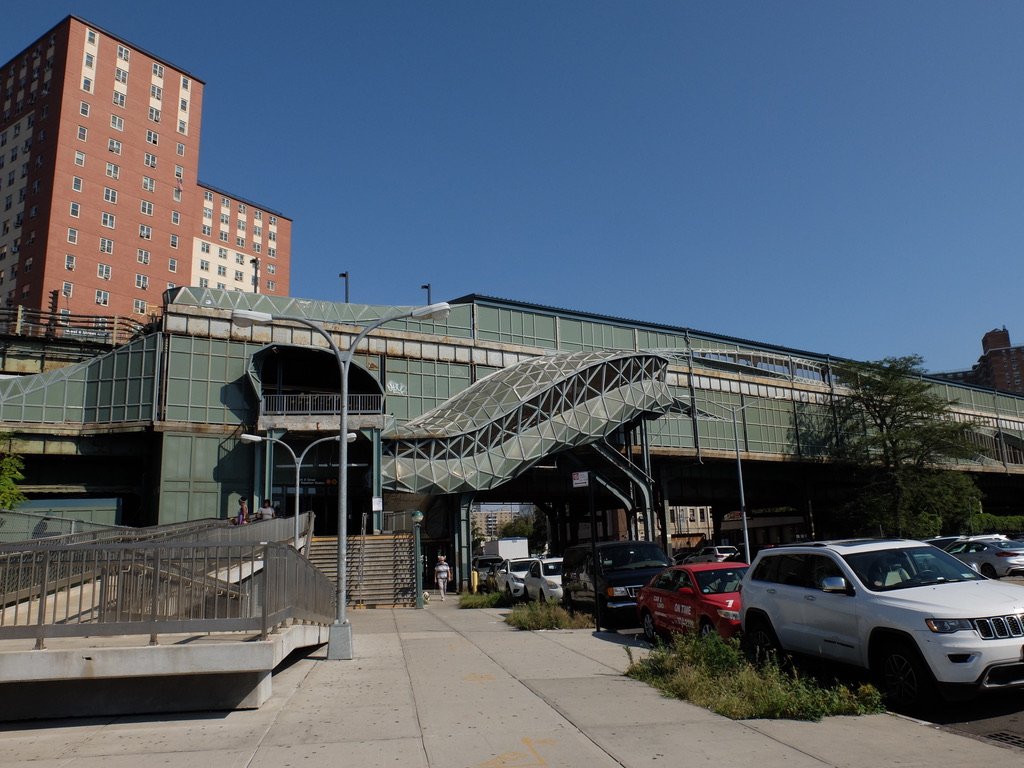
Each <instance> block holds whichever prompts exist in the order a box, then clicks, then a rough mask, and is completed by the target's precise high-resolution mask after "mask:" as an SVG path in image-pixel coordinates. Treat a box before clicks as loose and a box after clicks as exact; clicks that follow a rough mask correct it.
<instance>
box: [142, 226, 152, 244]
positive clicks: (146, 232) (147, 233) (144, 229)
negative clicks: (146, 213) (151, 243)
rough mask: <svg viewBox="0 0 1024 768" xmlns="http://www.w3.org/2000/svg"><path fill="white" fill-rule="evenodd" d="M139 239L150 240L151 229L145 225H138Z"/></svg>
mask: <svg viewBox="0 0 1024 768" xmlns="http://www.w3.org/2000/svg"><path fill="white" fill-rule="evenodd" d="M139 237H141V238H142V239H143V240H152V239H153V228H152V227H150V226H148V225H146V224H139Z"/></svg>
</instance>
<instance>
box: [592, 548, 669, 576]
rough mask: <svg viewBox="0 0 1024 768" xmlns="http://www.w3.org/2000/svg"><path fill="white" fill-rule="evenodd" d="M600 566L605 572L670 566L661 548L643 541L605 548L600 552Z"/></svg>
mask: <svg viewBox="0 0 1024 768" xmlns="http://www.w3.org/2000/svg"><path fill="white" fill-rule="evenodd" d="M601 565H602V567H603V568H604V569H606V570H620V569H636V568H657V567H658V566H666V565H671V563H670V562H669V561H668V558H666V557H665V553H664V552H662V551H661V547H659V546H658V545H657V544H649V543H647V542H643V541H636V542H631V543H629V544H624V545H622V546H615V547H606V548H604V549H603V550H602V552H601Z"/></svg>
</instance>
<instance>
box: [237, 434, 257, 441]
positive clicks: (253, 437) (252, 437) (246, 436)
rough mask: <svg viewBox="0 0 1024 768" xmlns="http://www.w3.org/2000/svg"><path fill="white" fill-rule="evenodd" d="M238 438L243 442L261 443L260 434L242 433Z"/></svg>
mask: <svg viewBox="0 0 1024 768" xmlns="http://www.w3.org/2000/svg"><path fill="white" fill-rule="evenodd" d="M239 439H240V440H241V441H242V442H243V443H262V442H263V436H262V435H250V434H243V435H242V436H241V437H240V438H239Z"/></svg>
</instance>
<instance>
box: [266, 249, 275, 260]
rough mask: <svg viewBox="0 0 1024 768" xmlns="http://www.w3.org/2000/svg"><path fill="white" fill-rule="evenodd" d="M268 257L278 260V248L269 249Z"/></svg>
mask: <svg viewBox="0 0 1024 768" xmlns="http://www.w3.org/2000/svg"><path fill="white" fill-rule="evenodd" d="M267 256H269V257H270V258H272V259H276V258H277V248H267Z"/></svg>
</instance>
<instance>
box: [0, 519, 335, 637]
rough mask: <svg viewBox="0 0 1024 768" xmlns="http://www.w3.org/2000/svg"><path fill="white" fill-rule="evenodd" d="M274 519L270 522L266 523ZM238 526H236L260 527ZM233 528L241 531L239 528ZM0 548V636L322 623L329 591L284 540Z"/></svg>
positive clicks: (264, 628) (331, 611)
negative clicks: (287, 622) (3, 549)
mask: <svg viewBox="0 0 1024 768" xmlns="http://www.w3.org/2000/svg"><path fill="white" fill-rule="evenodd" d="M270 522H273V521H270ZM259 527H260V526H259V525H255V526H245V527H244V528H243V529H242V530H246V529H249V528H253V529H255V528H259ZM236 530H238V529H236ZM5 549H7V550H8V551H6V552H3V553H0V639H4V638H35V641H36V642H35V647H36V648H37V649H43V648H44V647H45V641H46V639H47V638H53V637H80V636H110V635H149V636H150V644H153V645H155V644H157V642H158V636H159V635H160V634H166V633H180V632H228V631H232V632H234V631H249V632H258V633H259V635H260V638H261V639H266V637H267V634H268V633H269V632H271V631H272V630H273V629H274V628H276V627H278V626H280V625H281V624H283V623H284V622H286V621H288V620H296V621H306V622H310V623H315V624H321V625H328V624H330V623H331V622H333V620H334V616H335V607H334V599H335V588H334V584H333V582H331V581H330V580H329V579H328V578H327V577H326V576H324V575H323V573H321V572H320V571H319V570H318V569H317V568H316V566H314V565H313V564H312V563H310V562H309V560H307V559H306V558H304V557H302V556H301V555H299V554H298V553H297V552H296V551H295V550H294V549H292V548H291V547H290V546H288V545H286V544H276V543H267V542H259V543H250V544H208V543H202V544H196V543H191V544H178V543H170V542H166V541H164V542H158V543H154V542H145V543H131V544H90V545H74V546H66V545H62V544H56V543H53V544H36V545H35V547H34V548H33V549H30V550H21V551H9V550H10V549H11V548H10V547H6V548H5Z"/></svg>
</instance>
